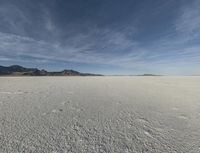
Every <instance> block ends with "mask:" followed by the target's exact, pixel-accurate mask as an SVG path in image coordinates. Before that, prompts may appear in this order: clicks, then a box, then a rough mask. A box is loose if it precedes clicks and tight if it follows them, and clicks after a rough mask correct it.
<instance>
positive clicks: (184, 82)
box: [0, 77, 200, 153]
mask: <svg viewBox="0 0 200 153" xmlns="http://www.w3.org/2000/svg"><path fill="white" fill-rule="evenodd" d="M0 152H1V153H18V152H20V153H22V152H23V153H103V152H106V153H143V152H144V153H146V152H147V153H199V152H200V77H0Z"/></svg>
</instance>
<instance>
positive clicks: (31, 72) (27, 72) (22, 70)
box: [0, 65, 102, 76]
mask: <svg viewBox="0 0 200 153" xmlns="http://www.w3.org/2000/svg"><path fill="white" fill-rule="evenodd" d="M0 76H102V75H101V74H93V73H81V72H78V71H75V70H72V69H69V70H68V69H64V70H62V71H54V72H48V71H46V70H44V69H42V70H40V69H38V68H26V67H23V66H20V65H11V66H1V65H0Z"/></svg>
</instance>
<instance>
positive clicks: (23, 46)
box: [0, 1, 200, 74]
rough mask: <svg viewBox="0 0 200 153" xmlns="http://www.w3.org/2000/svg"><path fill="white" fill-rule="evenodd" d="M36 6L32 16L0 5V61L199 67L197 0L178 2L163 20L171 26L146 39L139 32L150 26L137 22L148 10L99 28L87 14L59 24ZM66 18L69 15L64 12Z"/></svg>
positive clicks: (137, 68) (172, 70)
mask: <svg viewBox="0 0 200 153" xmlns="http://www.w3.org/2000/svg"><path fill="white" fill-rule="evenodd" d="M169 3H173V1H170V2H168V3H163V5H162V9H165V7H167V6H168V5H169ZM142 5H144V4H142ZM36 6H38V7H37V8H38V9H39V10H38V11H37V12H36V14H33V12H32V11H30V10H29V9H28V10H27V9H25V8H24V7H22V6H17V5H15V4H7V3H5V4H4V5H1V6H0V14H1V15H0V19H1V21H0V44H1V45H0V64H1V63H11V64H15V63H18V62H20V63H23V62H24V61H25V62H28V61H32V62H36V63H47V64H48V63H54V62H55V63H57V64H58V63H59V62H60V63H69V62H72V63H77V64H79V65H81V64H87V65H106V66H107V67H111V69H112V68H113V66H114V67H117V68H118V69H119V72H120V70H123V69H126V70H127V71H128V72H129V73H138V72H141V73H143V72H144V73H146V72H152V73H166V74H179V73H181V74H190V73H194V72H195V71H197V70H195V69H193V68H191V70H190V67H191V66H193V67H194V68H195V67H197V66H200V45H199V44H198V42H199V40H200V37H199V35H200V28H199V27H200V17H199V14H200V11H199V10H200V8H199V6H200V3H199V2H198V1H193V3H191V4H190V5H188V3H184V4H180V8H178V11H177V13H175V14H174V16H175V17H174V19H173V20H172V19H171V20H169V21H167V22H171V25H172V26H171V27H170V28H169V29H167V30H166V31H159V30H157V31H158V34H159V36H160V37H159V38H158V37H155V36H154V35H153V34H152V37H149V36H148V38H149V39H148V40H145V39H146V37H145V36H143V34H145V35H147V34H148V35H151V33H152V32H151V31H150V32H149V33H148V31H147V29H148V28H149V29H153V27H147V26H146V27H145V29H144V28H143V26H139V25H140V24H144V23H146V22H147V20H148V19H146V18H145V16H148V14H141V15H139V14H138V19H137V22H129V23H128V22H127V21H129V20H130V19H132V18H130V17H129V18H128V19H129V20H125V22H124V21H123V20H122V21H121V22H122V23H120V22H116V25H115V24H113V21H112V24H111V22H110V24H107V22H108V21H107V20H106V23H105V24H103V25H107V26H99V25H98V24H97V23H98V22H99V21H98V22H97V21H96V20H95V19H93V18H88V17H87V16H86V17H85V18H83V19H79V20H77V19H73V20H69V21H68V20H66V21H65V18H63V16H62V17H60V18H61V19H63V20H64V21H65V22H64V21H63V22H64V23H60V22H58V21H57V18H58V17H57V16H55V14H56V12H52V11H51V9H50V8H49V6H48V5H44V4H40V3H38V4H36V5H34V8H35V7H36ZM56 11H59V10H56ZM111 11H112V10H111ZM161 11H162V10H161V9H160V7H158V9H157V10H155V11H154V12H156V13H152V14H151V15H152V16H151V18H152V19H153V18H155V17H156V18H158V17H159V15H160V14H159V13H161ZM69 12H70V11H69ZM138 12H140V11H138ZM38 13H39V14H38ZM72 13H75V12H73V11H72ZM79 13H81V12H79ZM96 13H97V14H99V13H100V12H96ZM127 13H129V12H127ZM111 14H112V13H111ZM136 14H137V12H136ZM72 16H73V15H72ZM80 16H81V15H80ZM36 17H38V18H36ZM66 18H70V17H69V16H68V14H66ZM35 19H36V20H35ZM70 19H71V18H70ZM105 19H107V18H105V17H102V18H101V19H100V20H102V21H101V22H103V20H105ZM34 20H35V23H33V21H34ZM82 21H84V22H82ZM104 22H105V21H104ZM5 24H7V27H5V26H4V25H5ZM34 24H35V26H34ZM160 24H161V23H160ZM109 25H112V26H109ZM149 26H150V25H149ZM159 26H160V27H161V26H162V25H159ZM159 26H158V27H159ZM144 31H145V32H146V33H144ZM159 32H160V33H159ZM180 67H185V69H182V68H180ZM91 71H93V70H91ZM197 73H198V71H197ZM199 73H200V72H199Z"/></svg>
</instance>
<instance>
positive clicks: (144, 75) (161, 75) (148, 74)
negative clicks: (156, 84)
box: [137, 74, 162, 76]
mask: <svg viewBox="0 0 200 153" xmlns="http://www.w3.org/2000/svg"><path fill="white" fill-rule="evenodd" d="M137 76H162V75H156V74H142V75H137Z"/></svg>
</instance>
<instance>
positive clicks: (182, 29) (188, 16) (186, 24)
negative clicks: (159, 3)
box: [175, 0, 200, 41]
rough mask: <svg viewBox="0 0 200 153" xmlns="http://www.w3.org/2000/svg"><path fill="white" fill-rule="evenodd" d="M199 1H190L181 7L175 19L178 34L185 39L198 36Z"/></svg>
mask: <svg viewBox="0 0 200 153" xmlns="http://www.w3.org/2000/svg"><path fill="white" fill-rule="evenodd" d="M199 14H200V1H199V0H195V1H191V3H190V4H187V5H186V6H185V5H184V6H183V7H182V8H181V11H180V16H179V18H178V19H177V21H176V24H175V26H176V30H177V32H178V34H179V35H180V36H181V37H183V38H184V40H186V41H190V40H193V39H196V38H199V36H200V15H199Z"/></svg>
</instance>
